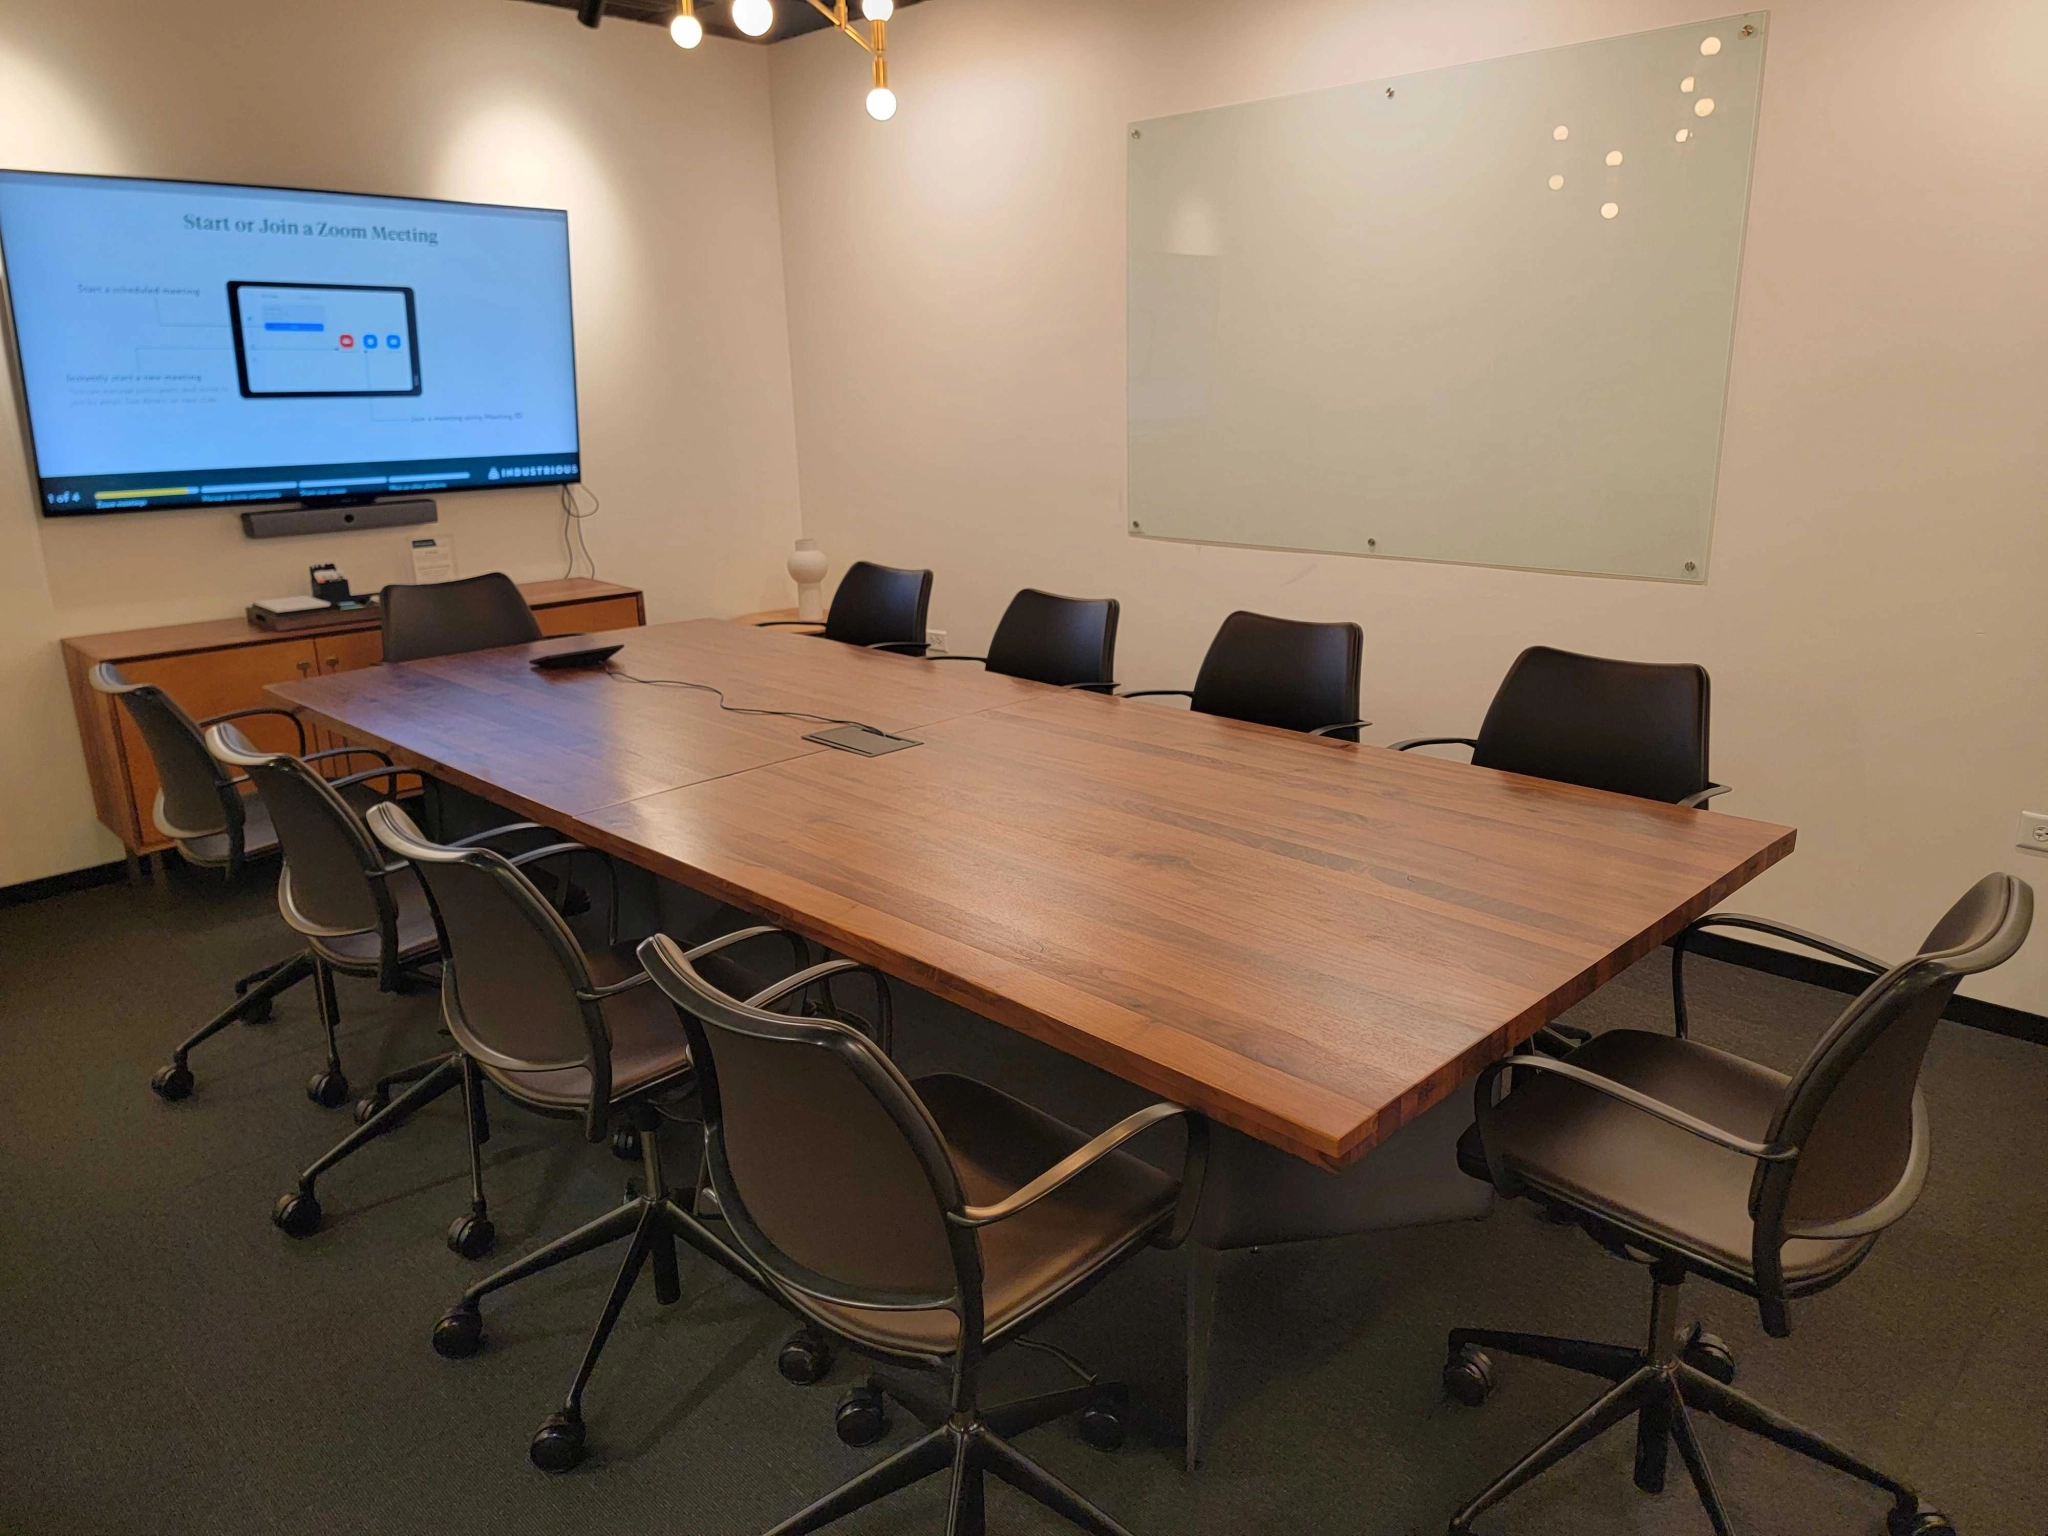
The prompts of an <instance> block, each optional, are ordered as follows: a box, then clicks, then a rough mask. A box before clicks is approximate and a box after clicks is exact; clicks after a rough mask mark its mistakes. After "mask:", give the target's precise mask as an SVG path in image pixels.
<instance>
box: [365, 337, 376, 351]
mask: <svg viewBox="0 0 2048 1536" xmlns="http://www.w3.org/2000/svg"><path fill="white" fill-rule="evenodd" d="M363 345H364V346H365V347H368V348H369V349H370V350H371V351H372V352H374V351H376V350H377V338H376V337H375V336H365V337H364V338H363Z"/></svg>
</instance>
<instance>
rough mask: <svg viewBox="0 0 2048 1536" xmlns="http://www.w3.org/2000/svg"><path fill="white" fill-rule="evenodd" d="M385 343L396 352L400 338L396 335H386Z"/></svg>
mask: <svg viewBox="0 0 2048 1536" xmlns="http://www.w3.org/2000/svg"><path fill="white" fill-rule="evenodd" d="M384 345H385V346H387V347H389V348H390V349H391V350H392V351H394V352H396V351H397V350H398V338H397V337H396V336H386V337H385V338H384Z"/></svg>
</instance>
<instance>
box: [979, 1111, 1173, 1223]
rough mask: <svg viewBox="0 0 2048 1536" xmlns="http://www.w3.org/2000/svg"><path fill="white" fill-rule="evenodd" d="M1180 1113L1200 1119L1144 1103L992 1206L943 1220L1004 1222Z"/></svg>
mask: <svg viewBox="0 0 2048 1536" xmlns="http://www.w3.org/2000/svg"><path fill="white" fill-rule="evenodd" d="M1180 1115H1187V1116H1190V1117H1192V1118H1197V1119H1198V1118H1200V1117H1199V1116H1196V1115H1195V1112H1194V1111H1193V1110H1190V1109H1183V1108H1182V1107H1181V1106H1180V1105H1178V1104H1169V1103H1167V1102H1165V1101H1164V1100H1161V1101H1160V1102H1159V1103H1157V1104H1148V1105H1146V1106H1145V1107H1144V1108H1143V1109H1141V1110H1139V1111H1138V1112H1137V1113H1136V1114H1134V1115H1126V1116H1124V1118H1123V1119H1121V1120H1119V1121H1117V1123H1116V1124H1115V1125H1112V1126H1111V1127H1110V1128H1109V1129H1108V1130H1106V1131H1104V1132H1103V1133H1102V1134H1101V1135H1100V1136H1097V1137H1095V1138H1094V1139H1093V1140H1092V1141H1089V1142H1088V1143H1086V1144H1085V1145H1083V1146H1079V1147H1076V1148H1075V1149H1074V1150H1073V1151H1072V1152H1069V1153H1068V1154H1067V1155H1066V1156H1065V1157H1063V1158H1061V1159H1060V1160H1059V1161H1058V1162H1056V1163H1054V1164H1053V1165H1052V1166H1051V1167H1050V1168H1048V1169H1046V1170H1045V1172H1043V1173H1041V1174H1040V1175H1039V1176H1038V1177H1037V1178H1035V1179H1033V1180H1032V1181H1031V1182H1030V1183H1029V1184H1026V1185H1024V1186H1023V1187H1022V1188H1021V1189H1018V1190H1016V1191H1015V1192H1013V1193H1012V1194H1010V1195H1009V1196H1008V1197H1007V1198H1005V1199H1002V1200H999V1201H997V1202H996V1203H995V1204H994V1205H969V1206H964V1207H962V1208H961V1209H960V1210H959V1211H957V1212H954V1211H948V1212H947V1213H946V1219H947V1220H948V1221H950V1222H952V1223H953V1224H954V1225H955V1226H958V1227H988V1226H993V1225H995V1223H997V1222H999V1221H1007V1220H1009V1219H1010V1217H1012V1216H1014V1215H1016V1214H1017V1213H1018V1212H1019V1211H1022V1210H1028V1209H1029V1208H1030V1207H1032V1206H1034V1205H1036V1204H1037V1203H1038V1202H1039V1201H1041V1200H1043V1199H1044V1198H1045V1197H1046V1196H1047V1195H1049V1194H1051V1193H1052V1192H1053V1191H1054V1190H1056V1189H1058V1188H1059V1187H1060V1186H1061V1185H1062V1184H1066V1183H1068V1182H1070V1181H1071V1180H1073V1179H1074V1178H1076V1177H1077V1176H1078V1175H1080V1174H1081V1173H1083V1172H1084V1171H1086V1170H1087V1169H1089V1168H1091V1167H1093V1166H1094V1165H1095V1164H1096V1163H1099V1162H1101V1161H1102V1160H1103V1159H1104V1158H1105V1157H1107V1156H1109V1154H1110V1153H1112V1152H1114V1151H1115V1150H1116V1149H1117V1148H1118V1147H1120V1146H1122V1145H1123V1144H1124V1143H1125V1142H1127V1141H1129V1140H1130V1139H1131V1138H1132V1137H1133V1136H1136V1135H1139V1134H1140V1133H1142V1132H1144V1131H1149V1130H1150V1129H1152V1127H1153V1126H1155V1125H1157V1124H1159V1123H1160V1121H1162V1120H1171V1119H1174V1118H1175V1117H1176V1116H1180Z"/></svg>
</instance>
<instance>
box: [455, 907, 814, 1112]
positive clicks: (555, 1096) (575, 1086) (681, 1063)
mask: <svg viewBox="0 0 2048 1536" xmlns="http://www.w3.org/2000/svg"><path fill="white" fill-rule="evenodd" d="M744 947H745V948H746V949H748V950H750V951H753V952H754V955H755V957H756V958H757V959H758V958H759V957H760V952H761V951H762V950H763V949H765V948H766V945H765V944H762V943H756V944H753V945H748V946H744ZM636 948H637V945H635V944H632V943H627V944H620V945H617V946H615V947H612V948H609V949H591V950H585V951H584V955H583V960H584V964H585V965H587V966H588V967H589V968H590V979H591V980H592V981H593V982H595V983H596V984H597V985H598V986H600V987H609V986H615V985H617V984H618V983H619V982H622V981H624V980H626V978H627V977H629V976H641V975H644V974H645V972H644V971H643V969H642V967H641V965H640V959H639V956H638V955H637V954H636V953H635V950H636ZM698 966H699V969H700V971H701V972H702V974H703V975H704V976H705V978H706V979H707V980H709V981H711V982H712V983H713V984H714V985H716V986H717V987H718V988H719V989H720V990H721V991H724V992H727V993H730V994H731V995H733V996H735V997H748V996H751V995H752V994H754V993H755V992H758V991H760V990H761V989H762V988H763V987H766V986H767V985H769V983H771V982H772V981H774V980H776V979H777V978H778V976H779V975H780V974H781V973H780V972H775V971H771V970H757V969H755V968H754V967H753V966H750V965H748V964H746V963H745V962H744V961H741V960H738V959H735V958H733V957H732V956H729V955H726V954H722V953H715V954H710V955H706V956H705V957H704V958H703V959H702V960H701V961H699V962H698ZM604 1023H605V1029H606V1031H607V1032H608V1033H609V1034H610V1036H611V1042H612V1103H613V1104H614V1105H618V1104H620V1103H621V1102H623V1101H625V1100H628V1099H634V1098H643V1097H647V1096H650V1095H655V1094H659V1093H662V1092H665V1091H669V1090H671V1089H674V1088H678V1087H681V1086H682V1085H683V1081H684V1080H685V1079H686V1078H687V1077H688V1076H689V1073H690V1044H689V1039H688V1037H687V1036H686V1035H685V1034H684V1033H683V1025H682V1020H681V1019H679V1018H678V1017H677V1016H676V1005H675V1004H674V1003H672V1002H670V1001H669V1000H668V997H667V995H666V994H665V993H663V992H662V990H661V988H659V987H657V986H655V985H654V983H653V982H651V981H643V982H642V983H641V984H640V985H639V986H637V987H628V988H627V989H626V990H625V991H623V992H620V993H618V994H616V995H615V996H612V997H608V998H606V999H605V1001H604ZM485 1071H486V1072H488V1073H489V1075H490V1076H491V1077H492V1078H493V1079H494V1080H495V1081H496V1082H497V1083H498V1085H499V1086H500V1087H502V1088H503V1089H505V1091H506V1092H508V1093H510V1094H512V1095H513V1096H514V1097H517V1098H521V1099H525V1100H526V1101H528V1102H529V1103H532V1104H537V1105H541V1106H543V1107H547V1108H550V1109H564V1110H569V1109H573V1110H575V1111H577V1112H578V1113H581V1112H582V1110H583V1108H584V1106H585V1105H587V1104H588V1103H589V1102H590V1073H589V1072H588V1070H586V1069H585V1068H583V1067H580V1066H578V1067H563V1068H560V1069H558V1070H556V1071H552V1072H508V1071H505V1070H503V1069H502V1068H492V1067H486V1068H485Z"/></svg>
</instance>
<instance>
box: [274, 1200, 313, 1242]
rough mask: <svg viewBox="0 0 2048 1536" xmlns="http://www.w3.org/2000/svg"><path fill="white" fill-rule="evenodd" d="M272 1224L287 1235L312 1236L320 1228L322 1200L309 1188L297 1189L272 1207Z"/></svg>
mask: <svg viewBox="0 0 2048 1536" xmlns="http://www.w3.org/2000/svg"><path fill="white" fill-rule="evenodd" d="M270 1224H271V1225H272V1226H274V1227H276V1228H277V1230H278V1231H280V1232H282V1233H283V1234H284V1235H285V1236H286V1237H311V1236H312V1235H313V1234H314V1233H315V1232H318V1231H319V1230H320V1200H319V1197H318V1196H316V1195H315V1194H314V1193H313V1192H312V1191H311V1190H309V1189H295V1190H292V1191H291V1192H290V1193H289V1194H286V1195H283V1196H281V1197H279V1199H278V1202H277V1204H276V1205H274V1206H272V1207H271V1211H270Z"/></svg>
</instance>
